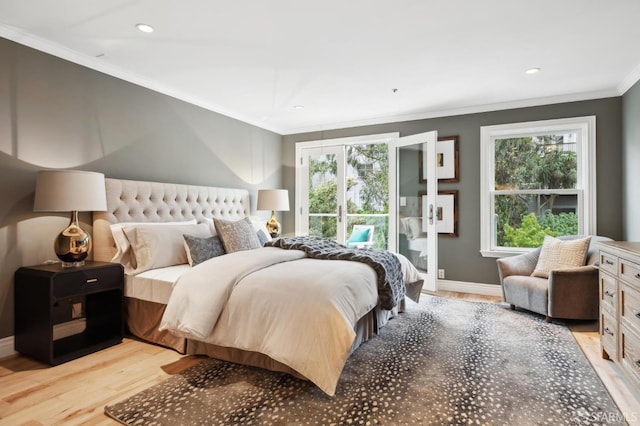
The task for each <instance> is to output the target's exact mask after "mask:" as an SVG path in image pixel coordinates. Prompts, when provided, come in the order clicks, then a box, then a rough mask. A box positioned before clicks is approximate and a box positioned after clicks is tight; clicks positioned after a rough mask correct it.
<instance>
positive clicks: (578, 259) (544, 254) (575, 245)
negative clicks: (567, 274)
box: [531, 235, 591, 278]
mask: <svg viewBox="0 0 640 426" xmlns="http://www.w3.org/2000/svg"><path fill="white" fill-rule="evenodd" d="M590 242H591V237H585V238H579V239H576V240H559V239H557V238H554V237H550V236H548V235H547V236H545V237H544V242H543V243H542V248H541V249H540V256H538V263H537V265H536V269H535V270H534V271H533V273H532V274H531V276H533V277H540V278H549V273H550V272H551V271H552V270H557V269H567V268H576V267H578V266H584V264H585V262H586V259H587V252H588V251H589V243H590Z"/></svg>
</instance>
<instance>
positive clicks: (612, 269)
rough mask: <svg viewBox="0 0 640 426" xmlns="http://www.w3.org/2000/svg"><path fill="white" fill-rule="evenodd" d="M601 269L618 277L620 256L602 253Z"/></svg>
mask: <svg viewBox="0 0 640 426" xmlns="http://www.w3.org/2000/svg"><path fill="white" fill-rule="evenodd" d="M600 269H602V270H603V271H607V272H608V273H610V274H611V275H613V276H616V275H618V256H615V255H613V254H611V253H607V252H603V251H601V252H600Z"/></svg>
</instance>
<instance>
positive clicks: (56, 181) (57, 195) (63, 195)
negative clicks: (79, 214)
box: [33, 170, 107, 212]
mask: <svg viewBox="0 0 640 426" xmlns="http://www.w3.org/2000/svg"><path fill="white" fill-rule="evenodd" d="M105 210H107V196H106V191H105V186H104V175H103V174H102V173H95V172H83V171H79V170H41V171H39V172H38V178H37V180H36V196H35V201H34V203H33V211H36V212H70V211H87V212H88V211H105Z"/></svg>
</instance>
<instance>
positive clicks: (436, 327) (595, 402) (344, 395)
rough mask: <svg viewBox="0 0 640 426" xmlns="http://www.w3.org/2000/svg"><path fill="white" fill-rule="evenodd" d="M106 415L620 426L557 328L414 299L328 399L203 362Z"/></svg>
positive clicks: (158, 420) (162, 420) (476, 306)
mask: <svg viewBox="0 0 640 426" xmlns="http://www.w3.org/2000/svg"><path fill="white" fill-rule="evenodd" d="M105 412H106V413H107V415H109V416H111V417H112V418H114V419H116V420H118V421H119V422H121V423H123V424H127V425H235V424H238V425H257V424H260V425H262V424H266V425H345V424H354V425H358V424H362V425H374V424H382V425H399V424H417V425H429V424H432V425H462V424H474V425H554V426H555V425H590V424H626V423H625V421H624V417H623V416H622V414H621V413H620V411H619V410H618V409H617V407H616V406H615V404H614V403H613V401H612V400H611V398H610V396H609V394H608V393H607V391H606V389H605V388H604V386H603V385H602V383H601V381H600V380H599V378H598V377H597V376H596V374H595V372H594V371H593V369H592V368H591V366H590V364H589V362H588V361H587V359H586V358H585V357H584V355H583V353H582V351H581V350H580V348H579V347H578V345H577V344H576V342H575V340H574V339H573V336H571V333H570V332H569V330H568V329H567V327H565V326H564V325H558V324H548V323H546V322H545V321H544V318H543V317H541V316H538V315H535V314H531V313H527V312H519V311H510V310H509V309H508V308H507V307H506V306H505V305H500V304H495V303H482V302H466V301H461V300H451V299H443V298H439V297H432V296H424V295H423V296H422V300H421V302H420V304H415V303H412V302H409V304H408V307H407V312H405V313H404V314H402V315H401V316H400V317H399V318H396V319H394V320H392V321H390V322H389V323H388V324H387V325H386V326H385V327H384V328H383V329H382V330H381V333H380V335H379V336H378V337H376V338H374V339H372V340H370V341H368V342H367V343H365V344H363V345H362V346H361V347H360V348H359V349H358V350H357V351H356V352H355V353H354V354H353V355H352V356H351V357H350V358H349V360H348V362H347V364H346V366H345V368H344V370H343V373H342V376H341V378H340V382H339V384H338V388H337V391H336V395H335V396H334V397H330V396H327V395H326V394H324V393H323V392H322V391H320V390H319V389H318V388H316V387H315V386H314V385H313V384H312V383H310V382H306V381H303V380H299V379H296V378H293V377H291V376H289V375H287V374H282V373H274V372H270V371H265V370H261V369H257V368H252V367H246V366H241V365H237V364H232V363H227V362H221V361H217V360H213V359H206V360H205V361H203V362H201V363H200V364H198V365H196V366H194V367H191V368H188V369H187V370H185V371H183V372H182V373H180V374H176V375H175V376H172V377H170V378H169V379H167V380H166V381H164V382H162V383H160V384H157V385H155V386H153V387H152V388H150V389H147V390H145V391H143V392H140V393H139V394H137V395H134V396H133V397H131V398H129V399H126V400H125V401H122V402H119V403H117V404H114V405H111V406H107V407H106V408H105Z"/></svg>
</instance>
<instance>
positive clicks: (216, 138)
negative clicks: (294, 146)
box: [0, 38, 282, 338]
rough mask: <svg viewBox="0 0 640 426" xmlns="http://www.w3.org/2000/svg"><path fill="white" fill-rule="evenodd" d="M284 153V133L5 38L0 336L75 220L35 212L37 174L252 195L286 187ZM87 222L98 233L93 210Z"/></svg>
mask: <svg viewBox="0 0 640 426" xmlns="http://www.w3.org/2000/svg"><path fill="white" fill-rule="evenodd" d="M281 146H282V137H281V136H280V135H278V134H275V133H272V132H269V131H266V130H263V129H260V128H257V127H254V126H251V125H248V124H246V123H243V122H240V121H237V120H234V119H231V118H228V117H225V116H223V115H220V114H216V113H213V112H211V111H207V110H205V109H202V108H199V107H196V106H193V105H191V104H188V103H185V102H182V101H179V100H176V99H174V98H171V97H169V96H165V95H162V94H159V93H157V92H153V91H151V90H148V89H144V88H142V87H139V86H136V85H133V84H130V83H127V82H124V81H122V80H119V79H117V78H113V77H110V76H107V75H104V74H102V73H99V72H96V71H93V70H90V69H87V68H84V67H82V66H79V65H76V64H73V63H70V62H68V61H65V60H62V59H59V58H56V57H53V56H51V55H48V54H45V53H42V52H39V51H37V50H34V49H30V48H28V47H25V46H22V45H19V44H16V43H14V42H11V41H8V40H5V39H2V38H0V197H1V200H2V201H1V202H0V338H2V337H6V336H10V335H12V334H13V274H14V272H15V270H16V269H17V268H18V267H20V266H25V265H33V264H38V263H42V262H43V261H44V260H46V259H55V258H56V257H55V254H54V252H53V240H54V238H55V236H56V235H57V234H58V233H59V232H60V231H61V230H62V229H64V228H65V227H66V225H67V224H68V220H69V217H68V215H66V214H64V215H56V214H46V213H37V214H36V213H33V211H32V210H33V193H34V188H35V177H36V171H37V170H40V169H44V168H72V169H79V170H90V171H98V172H103V173H104V174H105V175H106V176H107V177H114V178H125V179H139V180H150V181H160V182H176V183H185V184H196V185H211V186H224V187H233V188H248V189H250V190H251V191H252V195H253V194H255V191H256V190H257V189H258V188H275V187H280V186H281V185H282V151H281ZM253 198H255V197H253ZM252 203H253V208H252V210H255V199H252ZM259 215H261V216H263V217H265V218H266V217H268V212H260V213H259ZM81 221H82V222H83V223H85V224H86V225H87V226H86V228H87V229H91V218H90V215H89V214H88V213H85V214H83V215H82V216H81Z"/></svg>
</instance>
